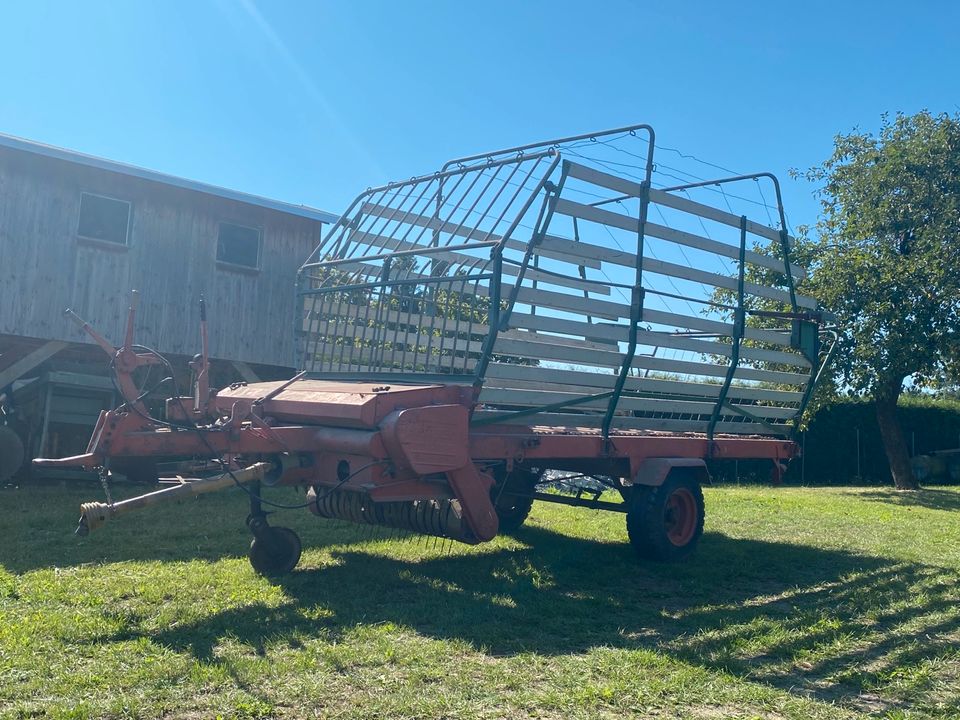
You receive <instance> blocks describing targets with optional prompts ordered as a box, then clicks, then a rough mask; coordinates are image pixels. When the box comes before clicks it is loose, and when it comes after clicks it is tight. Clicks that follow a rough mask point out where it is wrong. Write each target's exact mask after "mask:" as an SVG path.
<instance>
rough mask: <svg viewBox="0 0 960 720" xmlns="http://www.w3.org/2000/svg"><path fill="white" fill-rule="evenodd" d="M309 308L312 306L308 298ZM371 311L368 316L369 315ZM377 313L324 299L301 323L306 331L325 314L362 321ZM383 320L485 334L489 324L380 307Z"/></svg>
mask: <svg viewBox="0 0 960 720" xmlns="http://www.w3.org/2000/svg"><path fill="white" fill-rule="evenodd" d="M308 310H311V308H310V304H309V301H308ZM368 315H369V317H368ZM376 317H377V311H376V309H375V308H369V309H368V306H366V305H350V304H347V303H329V304H327V303H323V302H317V304H316V308H315V309H313V310H311V312H310V314H309V316H307V317H305V318H304V319H303V323H302V327H303V329H304V331H306V332H308V333H309V332H312V331H313V330H314V329H315V327H316V323H317V322H322V321H324V318H332V319H340V320H341V321H354V322H356V321H360V320H361V319H368V320H369V322H371V323H372V322H374V321H375V320H376ZM380 322H382V323H389V324H401V325H409V326H414V327H421V328H428V329H436V330H439V331H442V332H451V333H452V332H457V333H468V334H470V335H474V336H475V335H484V336H485V335H486V334H487V333H488V332H489V331H490V328H489V326H487V325H484V324H481V323H469V322H464V321H457V320H454V319H452V318H442V317H438V316H436V315H427V314H425V313H416V312H411V313H406V312H402V311H398V310H381V311H380Z"/></svg>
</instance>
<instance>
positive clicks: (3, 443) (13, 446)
mask: <svg viewBox="0 0 960 720" xmlns="http://www.w3.org/2000/svg"><path fill="white" fill-rule="evenodd" d="M25 456H26V452H25V451H24V448H23V440H22V439H21V438H20V436H19V435H18V434H17V432H16V431H15V430H14V429H13V428H12V427H9V426H7V425H0V482H6V481H7V480H9V479H10V478H12V477H13V476H14V475H16V474H17V473H18V472H19V471H20V469H21V468H22V467H23V462H24V459H25Z"/></svg>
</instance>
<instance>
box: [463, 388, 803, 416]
mask: <svg viewBox="0 0 960 720" xmlns="http://www.w3.org/2000/svg"><path fill="white" fill-rule="evenodd" d="M591 394H594V393H577V392H561V391H557V390H554V391H545V390H528V389H520V388H487V387H486V386H484V388H483V390H482V391H481V392H480V398H479V401H480V402H481V403H484V404H487V405H510V406H524V407H542V406H545V405H556V404H559V403H564V402H572V401H575V400H578V399H580V398H583V397H586V396H589V395H591ZM609 401H610V398H601V399H597V400H590V401H587V402H583V403H580V404H577V405H575V406H571V407H570V410H572V411H573V410H589V409H599V410H605V409H606V408H607V405H608V403H609ZM715 407H716V403H713V402H707V401H697V400H669V399H659V398H637V397H630V396H621V398H620V402H619V403H618V404H617V410H618V412H619V411H630V412H633V411H637V412H652V413H669V414H674V415H708V416H709V415H712V414H713V411H714V408H715ZM743 407H744V409H745V410H746V411H747V412H750V413H751V414H753V415H755V416H757V417H762V418H765V419H776V420H791V419H793V418H794V417H796V414H797V412H798V410H797V409H796V408H785V407H778V406H774V405H746V406H743ZM721 414H723V415H732V414H733V413H731V412H730V411H726V410H725V411H723V413H721Z"/></svg>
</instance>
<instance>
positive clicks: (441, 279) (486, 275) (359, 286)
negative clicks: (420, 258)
mask: <svg viewBox="0 0 960 720" xmlns="http://www.w3.org/2000/svg"><path fill="white" fill-rule="evenodd" d="M388 259H389V258H388ZM492 277H493V273H492V272H487V273H481V274H480V275H461V276H453V277H436V278H435V279H429V280H428V279H425V277H423V278H412V279H408V280H393V281H391V282H390V285H391V286H397V285H441V284H443V283H455V282H460V281H461V280H463V279H464V278H466V279H467V280H477V281H480V280H489V279H491V278H492ZM380 287H384V283H383V281H382V280H380V281H377V282H368V283H357V284H356V285H337V286H336V287H327V288H320V289H317V290H308V291H305V292H304V293H303V294H304V295H325V294H328V293H335V292H343V291H346V290H368V289H372V288H380Z"/></svg>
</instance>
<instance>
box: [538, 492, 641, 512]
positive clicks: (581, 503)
mask: <svg viewBox="0 0 960 720" xmlns="http://www.w3.org/2000/svg"><path fill="white" fill-rule="evenodd" d="M528 497H533V499H534V500H541V501H543V502H549V503H556V504H558V505H572V506H573V507H585V508H592V509H594V510H611V511H613V512H619V513H625V512H627V510H628V507H627V504H626V503H622V502H620V503H615V502H607V501H605V500H591V499H587V498H576V497H570V496H569V495H560V494H557V493H544V492H534V493H533V494H532V495H531V496H528Z"/></svg>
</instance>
